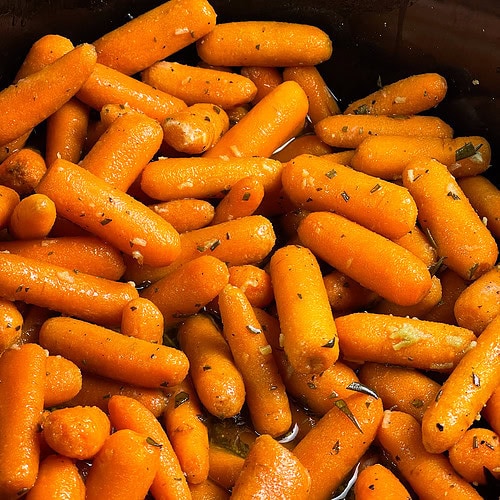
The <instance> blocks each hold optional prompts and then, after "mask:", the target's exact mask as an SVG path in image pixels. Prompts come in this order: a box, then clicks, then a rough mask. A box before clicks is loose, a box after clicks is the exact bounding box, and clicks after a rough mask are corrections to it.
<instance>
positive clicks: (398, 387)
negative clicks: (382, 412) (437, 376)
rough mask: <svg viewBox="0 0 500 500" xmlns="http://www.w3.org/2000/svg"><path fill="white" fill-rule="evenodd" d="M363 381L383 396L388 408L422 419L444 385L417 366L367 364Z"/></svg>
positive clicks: (362, 367) (364, 365)
mask: <svg viewBox="0 0 500 500" xmlns="http://www.w3.org/2000/svg"><path fill="white" fill-rule="evenodd" d="M358 375H359V380H360V381H361V382H362V383H363V384H364V385H366V386H367V387H370V389H373V390H374V391H375V392H376V393H377V394H378V395H379V397H380V398H381V399H382V402H383V404H384V408H385V409H394V410H398V411H404V412H405V413H409V414H410V415H412V416H413V417H415V418H416V419H417V420H418V421H419V422H421V421H422V416H423V414H424V412H425V410H426V408H427V406H428V405H429V403H431V402H432V401H433V400H434V398H435V397H436V394H437V393H438V391H439V389H440V388H441V385H440V384H439V383H438V382H436V381H434V380H433V379H431V378H430V377H428V376H427V375H425V374H424V373H422V372H420V371H418V370H415V369H413V368H405V367H402V366H394V365H385V364H381V363H363V365H362V366H361V368H360V370H359V372H358Z"/></svg>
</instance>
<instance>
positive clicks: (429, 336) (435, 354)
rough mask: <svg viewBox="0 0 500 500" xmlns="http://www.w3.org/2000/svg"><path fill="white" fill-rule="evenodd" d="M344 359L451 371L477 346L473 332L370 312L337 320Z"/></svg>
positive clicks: (341, 317) (452, 326) (353, 314)
mask: <svg viewBox="0 0 500 500" xmlns="http://www.w3.org/2000/svg"><path fill="white" fill-rule="evenodd" d="M335 323H336V325H337V331H338V336H339V342H340V345H341V346H342V354H343V356H344V359H349V360H355V361H374V362H376V363H391V364H395V365H400V366H408V367H413V368H421V369H423V370H434V371H450V370H451V369H453V367H456V365H457V364H458V363H459V361H460V360H461V359H462V358H463V357H464V355H465V354H466V352H468V351H469V350H470V349H471V348H472V347H474V345H475V341H476V337H475V335H474V333H473V332H471V331H470V330H467V329H466V328H461V327H458V326H454V325H447V324H445V323H434V322H432V321H423V320H419V319H416V318H405V317H401V316H390V315H387V314H376V313H368V312H360V313H352V314H347V315H345V316H340V317H338V318H336V320H335Z"/></svg>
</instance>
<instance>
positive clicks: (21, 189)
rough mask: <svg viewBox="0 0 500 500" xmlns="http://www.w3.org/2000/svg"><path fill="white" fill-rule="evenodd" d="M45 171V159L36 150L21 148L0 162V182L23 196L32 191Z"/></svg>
mask: <svg viewBox="0 0 500 500" xmlns="http://www.w3.org/2000/svg"><path fill="white" fill-rule="evenodd" d="M46 171H47V166H46V164H45V160H44V159H43V156H42V155H41V154H40V153H39V152H38V151H35V150H34V149H31V148H21V149H18V150H17V151H16V152H14V153H12V154H11V155H9V156H8V157H7V159H6V160H4V161H3V162H2V164H0V182H1V183H2V185H3V186H7V187H10V188H11V189H14V191H17V193H19V195H20V196H24V195H27V194H31V193H32V192H33V190H34V188H35V187H36V185H37V184H38V183H39V182H40V179H41V178H42V177H43V175H44V174H45V172H46Z"/></svg>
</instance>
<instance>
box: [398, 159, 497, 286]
mask: <svg viewBox="0 0 500 500" xmlns="http://www.w3.org/2000/svg"><path fill="white" fill-rule="evenodd" d="M403 184H404V185H405V186H406V188H407V189H408V190H409V191H410V194H411V195H412V197H413V198H414V199H415V203H416V204H417V207H418V221H419V223H420V226H421V227H422V229H423V230H424V232H426V233H427V234H429V235H430V237H432V239H433V242H434V243H435V246H436V249H437V253H438V256H439V257H442V258H444V259H445V260H444V262H445V264H446V265H447V266H448V267H449V268H450V269H453V270H454V271H455V272H456V273H458V274H459V275H460V276H462V277H463V278H464V279H467V280H473V279H476V278H478V277H479V276H481V274H484V273H485V272H486V271H488V270H489V269H491V268H492V267H493V265H494V264H495V262H496V259H497V257H498V247H497V244H496V242H495V239H494V238H493V236H492V234H491V233H490V232H489V230H488V229H487V228H486V227H485V225H484V224H483V222H482V221H481V219H480V218H479V216H478V215H477V213H476V212H475V211H474V209H473V208H472V206H471V204H470V203H469V201H468V200H467V198H466V196H465V194H464V193H463V192H462V190H461V189H460V187H459V185H458V184H457V182H456V180H455V179H454V177H453V176H452V174H451V173H450V172H449V171H448V169H447V168H446V166H445V165H443V164H442V163H440V162H438V161H437V160H434V159H421V160H414V161H412V162H411V163H409V164H408V165H407V166H406V168H405V170H404V171H403Z"/></svg>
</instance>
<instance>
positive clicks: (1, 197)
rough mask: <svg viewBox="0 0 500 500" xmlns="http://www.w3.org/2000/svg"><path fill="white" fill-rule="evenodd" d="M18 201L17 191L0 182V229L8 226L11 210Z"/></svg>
mask: <svg viewBox="0 0 500 500" xmlns="http://www.w3.org/2000/svg"><path fill="white" fill-rule="evenodd" d="M19 201H20V196H19V194H18V193H17V191H15V190H14V189H12V188H9V187H7V186H3V185H1V184H0V229H5V228H6V227H7V226H8V224H9V221H10V217H11V215H12V212H13V211H14V208H15V207H16V206H17V204H18V203H19Z"/></svg>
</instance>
